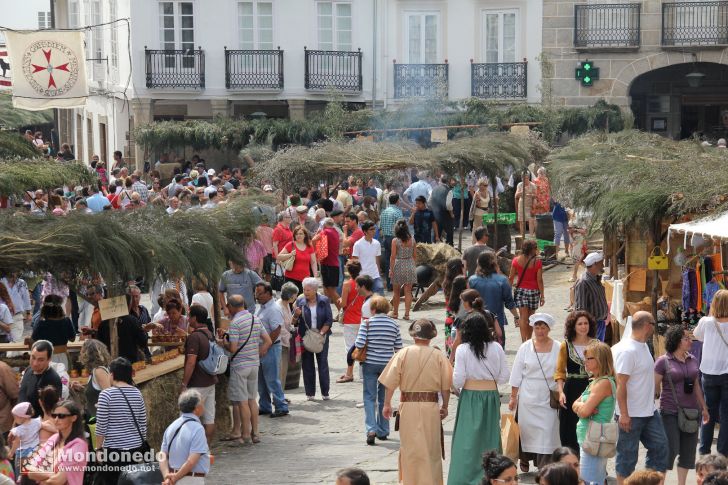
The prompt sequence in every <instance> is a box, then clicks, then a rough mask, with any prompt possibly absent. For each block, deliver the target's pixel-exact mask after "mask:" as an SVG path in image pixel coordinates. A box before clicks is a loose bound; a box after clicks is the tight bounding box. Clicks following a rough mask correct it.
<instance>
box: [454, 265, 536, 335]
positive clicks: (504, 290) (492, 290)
mask: <svg viewBox="0 0 728 485" xmlns="http://www.w3.org/2000/svg"><path fill="white" fill-rule="evenodd" d="M497 264H498V262H497V258H496V255H495V253H493V252H491V251H485V252H484V253H481V255H480V256H478V269H477V271H476V272H475V274H474V275H472V276H471V277H470V278H468V288H472V289H474V290H476V291H477V292H478V293H479V294H480V298H482V299H483V302H484V303H485V308H487V309H488V310H490V311H491V312H493V315H494V316H495V318H496V320H497V321H498V325H499V326H500V329H501V335H502V336H503V338H502V339H501V345H505V340H506V332H505V326H506V325H507V324H508V322H507V321H506V314H505V311H504V309H505V308H508V310H510V312H511V314H512V315H513V319H514V320H515V321H516V324H518V318H519V317H518V312H517V311H516V305H515V303H514V302H513V293H512V292H511V285H510V283H508V278H506V277H505V276H504V275H502V274H499V273H498V267H497ZM523 324H527V322H523Z"/></svg>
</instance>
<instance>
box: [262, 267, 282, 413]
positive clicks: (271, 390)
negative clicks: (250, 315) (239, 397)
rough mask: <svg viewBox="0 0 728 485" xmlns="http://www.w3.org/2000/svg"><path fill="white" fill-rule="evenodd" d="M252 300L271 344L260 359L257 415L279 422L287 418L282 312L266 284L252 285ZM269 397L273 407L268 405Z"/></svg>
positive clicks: (271, 289) (271, 290) (269, 402)
mask: <svg viewBox="0 0 728 485" xmlns="http://www.w3.org/2000/svg"><path fill="white" fill-rule="evenodd" d="M255 299H256V300H257V301H258V309H257V310H256V311H255V316H256V318H257V319H258V320H259V321H260V324H261V325H263V328H264V329H265V331H266V333H267V334H268V336H269V337H270V340H271V342H272V344H271V346H270V349H268V353H267V354H265V356H263V357H261V358H260V368H259V369H258V397H259V401H258V414H260V415H264V414H268V415H270V417H271V418H280V417H282V416H287V415H288V402H286V396H285V395H284V394H283V386H282V385H281V376H280V374H281V372H280V365H281V339H280V334H281V327H282V325H283V312H281V308H280V306H278V305H276V303H275V300H274V299H273V288H272V287H271V285H270V283H268V282H265V281H263V282H260V283H258V284H257V285H255ZM271 396H272V397H273V403H272V404H273V405H275V412H273V406H272V405H271Z"/></svg>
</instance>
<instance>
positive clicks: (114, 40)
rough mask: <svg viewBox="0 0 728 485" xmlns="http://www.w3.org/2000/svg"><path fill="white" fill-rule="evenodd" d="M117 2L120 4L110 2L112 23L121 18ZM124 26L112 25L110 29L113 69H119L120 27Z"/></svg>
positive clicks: (114, 1) (116, 0) (114, 0)
mask: <svg viewBox="0 0 728 485" xmlns="http://www.w3.org/2000/svg"><path fill="white" fill-rule="evenodd" d="M117 2H118V0H111V1H110V2H109V10H110V12H111V18H110V20H111V21H112V22H113V21H114V20H116V19H118V18H119V11H118V4H117ZM122 25H123V24H120V23H112V24H111V25H110V28H111V67H113V68H118V67H119V27H120V26H122Z"/></svg>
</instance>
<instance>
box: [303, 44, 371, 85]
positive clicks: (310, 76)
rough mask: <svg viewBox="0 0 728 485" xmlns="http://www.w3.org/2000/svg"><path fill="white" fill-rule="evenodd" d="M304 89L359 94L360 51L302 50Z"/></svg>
mask: <svg viewBox="0 0 728 485" xmlns="http://www.w3.org/2000/svg"><path fill="white" fill-rule="evenodd" d="M303 52H304V55H305V63H306V66H305V83H306V89H312V90H328V89H333V90H336V91H344V92H349V93H359V92H361V90H362V84H363V78H362V74H361V60H362V52H361V49H359V50H357V51H356V52H350V51H320V50H310V49H307V48H305V47H304V48H303Z"/></svg>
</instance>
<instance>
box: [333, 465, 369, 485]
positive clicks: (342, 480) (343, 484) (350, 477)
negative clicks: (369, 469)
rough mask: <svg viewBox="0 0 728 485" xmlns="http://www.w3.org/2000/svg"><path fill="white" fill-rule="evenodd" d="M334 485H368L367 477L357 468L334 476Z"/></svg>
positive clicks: (347, 469) (340, 471) (348, 469)
mask: <svg viewBox="0 0 728 485" xmlns="http://www.w3.org/2000/svg"><path fill="white" fill-rule="evenodd" d="M336 485H369V477H368V476H367V474H366V472H364V470H361V469H359V468H346V469H344V470H339V472H338V473H337V474H336Z"/></svg>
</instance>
